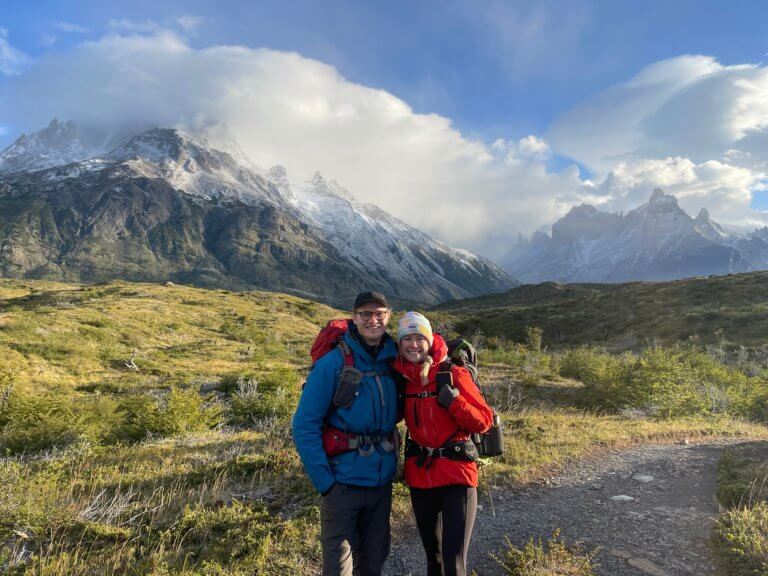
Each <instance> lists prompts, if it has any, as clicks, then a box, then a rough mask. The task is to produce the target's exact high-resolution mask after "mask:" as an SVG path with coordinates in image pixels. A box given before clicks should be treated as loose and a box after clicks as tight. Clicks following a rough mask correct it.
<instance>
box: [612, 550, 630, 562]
mask: <svg viewBox="0 0 768 576" xmlns="http://www.w3.org/2000/svg"><path fill="white" fill-rule="evenodd" d="M611 554H612V555H613V556H616V558H621V559H622V560H631V559H632V554H630V553H629V552H627V551H626V550H615V549H614V550H611Z"/></svg>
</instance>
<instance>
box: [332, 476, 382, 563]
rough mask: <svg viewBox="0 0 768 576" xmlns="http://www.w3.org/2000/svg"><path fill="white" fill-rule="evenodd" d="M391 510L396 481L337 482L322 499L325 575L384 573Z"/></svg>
mask: <svg viewBox="0 0 768 576" xmlns="http://www.w3.org/2000/svg"><path fill="white" fill-rule="evenodd" d="M391 510H392V483H389V484H385V485H384V486H379V487H375V488H368V487H364V486H350V485H348V484H339V483H336V484H335V485H334V486H333V488H332V489H331V491H330V492H329V493H328V494H326V495H325V496H323V497H322V501H321V502H320V542H321V543H322V545H323V576H353V575H354V576H381V572H382V570H383V569H384V562H385V561H386V559H387V556H388V555H389V544H390V532H389V513H390V511H391ZM353 567H354V568H353Z"/></svg>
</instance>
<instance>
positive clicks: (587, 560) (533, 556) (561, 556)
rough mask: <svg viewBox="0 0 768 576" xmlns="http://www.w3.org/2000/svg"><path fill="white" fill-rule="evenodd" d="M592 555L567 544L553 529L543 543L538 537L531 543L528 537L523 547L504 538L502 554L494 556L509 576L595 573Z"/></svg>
mask: <svg viewBox="0 0 768 576" xmlns="http://www.w3.org/2000/svg"><path fill="white" fill-rule="evenodd" d="M593 556H594V553H585V552H583V551H582V550H580V549H579V548H574V547H568V546H566V545H565V543H564V542H563V540H562V539H561V538H560V531H559V530H556V531H555V533H554V534H553V535H552V537H551V538H550V539H549V540H548V541H547V542H546V544H542V542H541V540H539V541H538V543H534V541H533V538H531V539H530V540H529V541H528V543H527V544H526V545H525V546H524V547H523V548H517V547H516V546H514V545H513V544H512V543H511V542H510V541H509V540H507V548H506V549H505V550H504V552H503V554H502V556H501V557H498V556H497V557H495V559H496V561H497V562H498V563H499V564H500V565H501V568H502V570H503V574H507V575H508V576H544V575H545V574H561V575H563V576H595V574H596V572H595V570H594V566H593V565H592V558H593Z"/></svg>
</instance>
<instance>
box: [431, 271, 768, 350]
mask: <svg viewBox="0 0 768 576" xmlns="http://www.w3.org/2000/svg"><path fill="white" fill-rule="evenodd" d="M433 310H434V311H438V312H446V313H448V315H449V316H451V317H452V318H453V320H454V321H455V322H456V325H457V328H458V329H459V331H461V332H465V333H471V332H473V331H474V330H477V329H480V330H482V331H483V332H484V333H485V334H486V335H491V336H505V337H508V338H512V339H514V340H518V341H522V340H523V338H524V335H525V328H526V327H527V326H537V327H539V328H541V329H543V330H544V342H545V344H549V345H558V346H561V345H578V344H587V343H597V344H601V345H605V344H608V345H611V346H616V347H621V346H625V347H632V346H631V345H633V343H637V344H643V343H645V341H646V340H650V341H653V340H657V341H662V342H667V343H671V342H674V341H678V340H687V339H688V338H691V337H698V339H699V341H700V342H702V343H713V342H720V341H721V340H722V339H723V338H726V339H727V340H728V341H729V342H732V343H736V344H742V345H745V346H760V345H762V344H765V343H766V339H767V336H766V326H768V272H750V273H745V274H731V275H727V276H715V277H709V278H689V279H685V280H674V281H671V282H629V283H624V284H559V283H554V282H545V283H543V284H537V285H531V284H526V285H523V286H519V287H517V288H513V289H512V290H509V291H508V292H506V293H504V294H496V295H489V296H483V297H479V298H471V299H466V300H456V301H453V302H448V303H445V304H442V305H439V306H436V307H434V308H433Z"/></svg>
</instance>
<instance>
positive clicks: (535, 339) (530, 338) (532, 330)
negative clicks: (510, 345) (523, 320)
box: [525, 326, 544, 352]
mask: <svg viewBox="0 0 768 576" xmlns="http://www.w3.org/2000/svg"><path fill="white" fill-rule="evenodd" d="M543 339H544V330H542V329H541V328H539V327H537V326H526V327H525V345H526V346H527V347H528V350H532V351H533V352H538V351H540V350H541V342H542V340H543Z"/></svg>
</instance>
